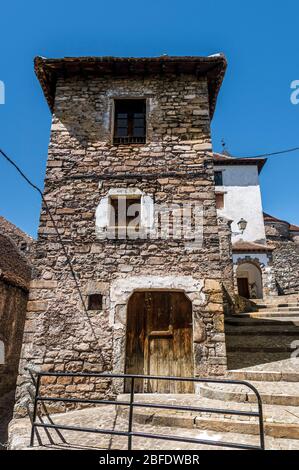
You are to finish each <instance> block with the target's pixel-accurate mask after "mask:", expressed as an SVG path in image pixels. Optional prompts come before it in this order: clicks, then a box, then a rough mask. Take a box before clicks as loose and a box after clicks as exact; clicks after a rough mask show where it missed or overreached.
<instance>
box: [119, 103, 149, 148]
mask: <svg viewBox="0 0 299 470" xmlns="http://www.w3.org/2000/svg"><path fill="white" fill-rule="evenodd" d="M114 104H115V108H114V109H115V122H114V138H113V142H114V143H115V144H144V143H145V138H146V102H145V100H139V99H135V100H126V99H122V100H115V102H114Z"/></svg>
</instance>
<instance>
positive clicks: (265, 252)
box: [214, 153, 277, 298]
mask: <svg viewBox="0 0 299 470" xmlns="http://www.w3.org/2000/svg"><path fill="white" fill-rule="evenodd" d="M265 163H266V159H265V158H233V157H231V156H229V155H227V154H218V153H214V165H215V185H216V207H217V212H218V215H219V217H225V218H226V219H228V220H230V221H231V230H232V250H233V263H234V273H235V276H234V277H235V284H236V291H238V293H239V294H240V295H242V296H243V297H247V298H263V297H264V296H265V295H273V294H274V295H275V294H277V291H276V287H275V280H274V277H273V273H272V269H271V260H272V251H273V247H272V246H270V245H268V244H267V240H266V233H265V224H264V216H263V208H262V198H261V190H260V183H259V174H260V172H261V170H262V168H263V166H264V164H265Z"/></svg>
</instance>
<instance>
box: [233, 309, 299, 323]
mask: <svg viewBox="0 0 299 470" xmlns="http://www.w3.org/2000/svg"><path fill="white" fill-rule="evenodd" d="M284 316H286V317H287V318H294V319H297V321H298V322H299V312H288V313H287V315H284V314H283V313H282V312H270V311H269V312H265V311H262V312H248V313H239V314H238V315H234V317H236V318H281V319H283V318H284Z"/></svg>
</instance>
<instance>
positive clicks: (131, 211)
mask: <svg viewBox="0 0 299 470" xmlns="http://www.w3.org/2000/svg"><path fill="white" fill-rule="evenodd" d="M110 204H111V209H112V212H111V216H110V225H111V226H112V227H120V228H121V227H122V228H124V227H126V228H127V227H128V226H129V227H130V228H132V229H134V230H135V231H137V232H138V230H139V227H140V213H141V207H140V204H141V198H140V197H134V198H133V197H115V198H111V199H110Z"/></svg>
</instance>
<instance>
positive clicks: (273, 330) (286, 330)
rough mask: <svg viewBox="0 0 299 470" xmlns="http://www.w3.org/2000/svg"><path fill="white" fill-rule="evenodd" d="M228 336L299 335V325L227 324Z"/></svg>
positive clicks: (226, 332)
mask: <svg viewBox="0 0 299 470" xmlns="http://www.w3.org/2000/svg"><path fill="white" fill-rule="evenodd" d="M225 334H226V336H229V337H230V336H235V335H238V336H243V335H245V336H247V335H248V336H251V335H252V336H257V335H258V336H277V335H285V336H297V338H298V334H299V327H298V326H297V327H296V326H295V325H290V326H284V325H282V326H281V325H264V326H260V327H257V326H247V325H242V326H237V325H234V326H232V325H226V327H225Z"/></svg>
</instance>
